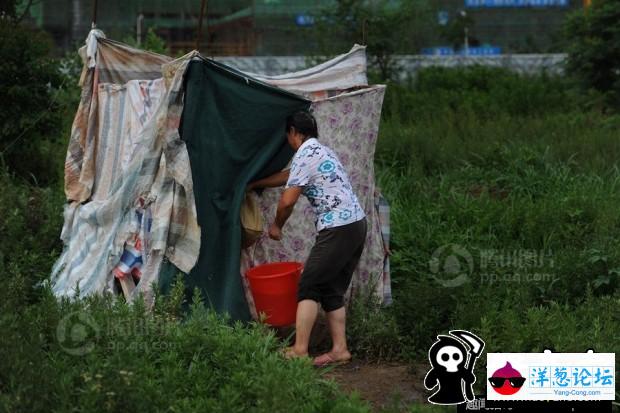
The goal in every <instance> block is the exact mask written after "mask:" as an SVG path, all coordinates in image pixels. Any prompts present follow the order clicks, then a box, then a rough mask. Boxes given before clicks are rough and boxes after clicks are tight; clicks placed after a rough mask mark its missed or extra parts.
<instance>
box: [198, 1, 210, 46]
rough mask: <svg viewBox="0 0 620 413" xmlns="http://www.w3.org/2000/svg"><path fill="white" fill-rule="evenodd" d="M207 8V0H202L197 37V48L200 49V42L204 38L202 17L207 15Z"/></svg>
mask: <svg viewBox="0 0 620 413" xmlns="http://www.w3.org/2000/svg"><path fill="white" fill-rule="evenodd" d="M206 8H207V0H202V4H201V5H200V18H199V19H198V37H197V38H196V50H198V51H200V43H201V40H202V19H203V18H204V15H205V10H206Z"/></svg>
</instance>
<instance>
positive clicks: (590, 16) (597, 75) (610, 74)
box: [565, 0, 620, 107]
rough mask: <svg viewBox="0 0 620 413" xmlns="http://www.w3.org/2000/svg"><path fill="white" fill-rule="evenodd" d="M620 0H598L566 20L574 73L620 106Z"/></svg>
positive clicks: (616, 105)
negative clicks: (619, 23) (619, 28)
mask: <svg viewBox="0 0 620 413" xmlns="http://www.w3.org/2000/svg"><path fill="white" fill-rule="evenodd" d="M618 21H620V1H619V0H594V1H593V2H592V5H591V6H590V7H588V8H587V9H585V10H583V11H579V12H576V13H574V14H573V15H572V16H571V17H570V18H569V19H568V20H567V23H566V28H565V32H566V38H567V42H568V48H567V51H568V56H569V58H568V65H567V69H568V71H569V72H570V73H572V74H574V75H575V76H576V77H577V78H579V79H580V80H581V81H582V83H583V85H584V86H585V87H587V88H593V89H596V90H598V91H599V92H602V93H604V94H605V95H606V97H607V100H608V103H610V104H611V105H612V106H615V107H620V30H618V25H617V23H618Z"/></svg>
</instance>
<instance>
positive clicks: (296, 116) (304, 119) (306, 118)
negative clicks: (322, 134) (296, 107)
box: [285, 110, 319, 138]
mask: <svg viewBox="0 0 620 413" xmlns="http://www.w3.org/2000/svg"><path fill="white" fill-rule="evenodd" d="M293 127H294V128H295V129H296V130H297V132H299V133H301V134H302V135H304V136H305V137H306V138H318V137H319V131H318V128H317V126H316V119H314V116H312V114H311V113H310V112H308V111H305V110H300V111H299V112H295V113H293V114H292V115H289V116H287V118H286V131H285V132H286V133H288V132H289V131H290V130H291V128H293Z"/></svg>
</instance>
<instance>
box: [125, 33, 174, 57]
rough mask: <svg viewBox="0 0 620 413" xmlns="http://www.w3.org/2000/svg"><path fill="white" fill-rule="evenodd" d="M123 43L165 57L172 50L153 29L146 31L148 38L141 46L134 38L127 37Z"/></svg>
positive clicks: (146, 37)
mask: <svg viewBox="0 0 620 413" xmlns="http://www.w3.org/2000/svg"><path fill="white" fill-rule="evenodd" d="M123 43H126V44H128V45H130V46H133V47H137V48H139V49H142V50H148V51H150V52H153V53H159V54H163V55H169V54H170V50H169V49H168V46H167V45H166V41H165V40H164V39H163V38H161V37H159V36H158V35H157V33H156V32H155V29H154V28H153V27H149V28H148V30H147V31H146V36H145V37H144V40H143V41H142V42H141V43H140V44H138V40H137V39H136V38H135V37H132V36H128V37H125V38H124V39H123Z"/></svg>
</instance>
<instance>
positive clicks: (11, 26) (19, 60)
mask: <svg viewBox="0 0 620 413" xmlns="http://www.w3.org/2000/svg"><path fill="white" fill-rule="evenodd" d="M0 39H2V41H1V42H0V164H4V165H5V166H6V167H8V168H9V170H11V171H13V172H15V173H17V174H19V175H22V176H24V177H27V178H28V179H30V178H32V177H34V180H35V181H36V182H38V183H45V182H49V181H50V180H53V179H54V178H57V177H58V175H59V174H60V173H61V171H62V166H61V164H62V161H63V159H62V155H59V152H58V148H59V147H60V146H64V143H63V142H64V139H63V136H62V132H61V129H62V118H63V113H62V111H63V102H62V98H63V97H64V95H63V94H62V93H61V92H63V91H64V90H63V87H64V85H65V84H66V85H67V86H74V85H69V84H68V82H67V81H66V79H67V77H66V76H65V75H63V74H62V72H61V71H60V70H59V65H58V62H57V61H56V60H55V59H53V58H51V57H50V53H51V48H52V43H51V40H50V39H49V37H48V36H47V35H45V33H43V32H40V31H37V30H32V29H30V28H27V27H25V26H23V25H20V24H18V22H17V20H16V19H11V18H7V17H5V18H0ZM59 157H60V159H58V158H59Z"/></svg>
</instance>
